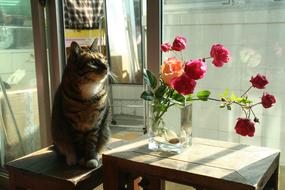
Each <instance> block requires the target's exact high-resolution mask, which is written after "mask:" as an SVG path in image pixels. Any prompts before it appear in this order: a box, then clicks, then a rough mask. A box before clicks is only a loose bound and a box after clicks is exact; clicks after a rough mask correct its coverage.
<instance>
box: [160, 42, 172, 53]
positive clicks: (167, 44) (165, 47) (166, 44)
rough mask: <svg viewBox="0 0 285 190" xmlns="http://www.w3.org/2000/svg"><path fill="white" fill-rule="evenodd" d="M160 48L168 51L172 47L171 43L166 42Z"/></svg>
mask: <svg viewBox="0 0 285 190" xmlns="http://www.w3.org/2000/svg"><path fill="white" fill-rule="evenodd" d="M160 48H161V51H163V52H168V51H169V50H170V48H171V45H170V44H169V43H164V44H161V46H160Z"/></svg>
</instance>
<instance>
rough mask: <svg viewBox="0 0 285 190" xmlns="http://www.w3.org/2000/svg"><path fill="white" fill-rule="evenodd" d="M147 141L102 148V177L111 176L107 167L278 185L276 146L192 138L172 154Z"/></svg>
mask: <svg viewBox="0 0 285 190" xmlns="http://www.w3.org/2000/svg"><path fill="white" fill-rule="evenodd" d="M147 144H148V141H147V138H146V137H144V138H141V139H139V140H136V141H133V142H130V143H128V144H126V145H124V146H121V147H118V148H116V149H113V150H110V151H107V152H105V153H104V154H103V165H104V178H105V177H108V176H109V177H110V176H111V175H113V176H114V174H109V173H108V170H109V168H110V169H112V171H113V173H116V171H118V172H119V171H121V172H122V171H128V172H131V173H136V174H138V175H144V176H147V175H149V176H153V177H156V178H157V179H163V180H170V181H174V182H178V183H182V184H187V185H192V186H197V187H205V188H206V187H207V188H208V187H210V189H229V188H230V189H239V190H240V189H263V188H264V187H265V186H266V185H267V184H268V183H270V184H271V185H272V186H274V187H276V189H277V183H278V166H279V157H280V151H279V150H276V149H271V148H265V147H258V146H250V145H243V144H237V143H230V142H223V141H216V140H209V139H202V138H193V143H192V146H191V147H190V148H188V149H187V150H186V151H184V152H183V153H181V154H171V153H167V152H155V151H151V150H148V147H147ZM115 182H116V181H115ZM112 185H113V184H112V183H110V182H108V184H107V185H105V184H104V187H106V189H107V190H108V189H115V188H114V187H115V186H113V187H112ZM115 185H117V184H115ZM109 187H110V188H109Z"/></svg>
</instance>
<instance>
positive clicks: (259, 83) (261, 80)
mask: <svg viewBox="0 0 285 190" xmlns="http://www.w3.org/2000/svg"><path fill="white" fill-rule="evenodd" d="M249 82H251V84H252V86H253V87H255V88H258V89H264V88H265V86H266V85H267V84H268V83H269V82H268V80H267V79H266V76H264V75H261V74H257V75H256V76H255V77H251V79H250V81H249Z"/></svg>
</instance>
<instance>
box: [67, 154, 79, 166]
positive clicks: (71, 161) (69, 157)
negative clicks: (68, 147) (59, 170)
mask: <svg viewBox="0 0 285 190" xmlns="http://www.w3.org/2000/svg"><path fill="white" fill-rule="evenodd" d="M76 162H77V158H76V155H75V154H68V155H66V163H67V165H69V166H74V165H75V164H76Z"/></svg>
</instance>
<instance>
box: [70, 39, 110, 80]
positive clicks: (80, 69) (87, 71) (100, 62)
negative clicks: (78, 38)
mask: <svg viewBox="0 0 285 190" xmlns="http://www.w3.org/2000/svg"><path fill="white" fill-rule="evenodd" d="M68 67H70V68H71V69H72V71H73V72H74V73H75V74H76V75H77V76H78V77H80V78H82V79H83V80H84V79H85V80H88V81H92V82H100V81H102V80H104V79H106V77H107V73H108V64H107V60H106V58H105V56H104V55H103V54H101V53H99V52H93V51H91V50H90V49H89V48H87V47H86V48H81V47H80V46H79V45H78V44H77V43H76V42H72V43H71V46H70V55H69V59H68Z"/></svg>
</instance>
